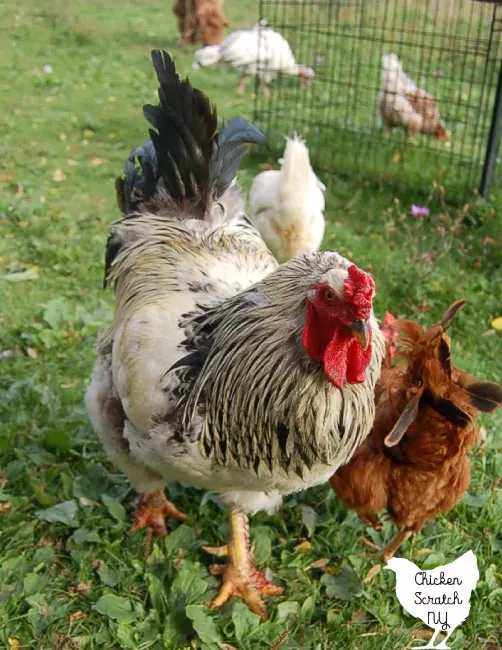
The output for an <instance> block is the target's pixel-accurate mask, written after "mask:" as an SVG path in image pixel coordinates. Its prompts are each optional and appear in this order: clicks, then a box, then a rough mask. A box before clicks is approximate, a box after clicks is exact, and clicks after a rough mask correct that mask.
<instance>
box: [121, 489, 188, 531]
mask: <svg viewBox="0 0 502 650" xmlns="http://www.w3.org/2000/svg"><path fill="white" fill-rule="evenodd" d="M166 517H172V518H173V519H178V520H179V521H186V520H187V519H188V516H187V515H185V514H184V513H183V512H180V511H179V510H178V508H177V507H176V506H175V505H174V504H173V503H171V502H170V501H168V500H167V499H166V497H165V494H164V491H163V490H157V491H156V492H152V493H151V494H143V495H141V498H140V501H139V503H138V507H137V509H136V516H135V518H134V526H133V531H138V530H142V529H143V528H151V529H152V531H153V532H154V533H155V534H156V535H158V536H159V537H165V536H166V535H167V528H166Z"/></svg>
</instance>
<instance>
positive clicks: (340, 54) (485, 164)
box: [254, 0, 502, 200]
mask: <svg viewBox="0 0 502 650" xmlns="http://www.w3.org/2000/svg"><path fill="white" fill-rule="evenodd" d="M260 17H261V19H265V20H266V21H267V23H268V25H267V28H271V29H274V30H276V31H278V32H280V33H281V34H282V35H283V36H284V37H285V38H286V39H287V40H288V42H289V43H290V45H291V49H292V51H293V53H294V55H295V58H296V61H297V62H298V63H303V64H306V65H309V66H311V67H312V68H314V70H315V72H316V78H315V80H314V82H313V83H311V84H310V85H309V86H307V87H305V86H304V85H303V84H301V83H299V80H298V79H294V78H291V77H290V76H286V75H281V74H279V75H278V78H277V79H276V80H275V81H273V82H272V84H271V93H270V96H269V97H266V96H265V95H264V94H263V93H261V92H260V90H259V88H258V85H257V87H256V103H255V114H254V119H255V122H256V123H257V124H258V125H259V126H260V127H261V128H263V129H264V130H265V132H266V133H267V135H268V136H269V139H270V141H271V144H272V146H273V147H274V148H277V149H278V150H280V149H282V148H283V146H284V134H285V133H291V132H293V131H296V132H297V133H299V134H301V135H303V136H304V137H305V138H306V140H307V144H308V146H309V149H310V152H311V158H312V160H313V162H314V164H315V165H316V166H317V167H318V168H321V169H323V168H324V169H325V170H326V171H328V172H334V173H336V174H341V175H344V174H350V175H354V174H358V175H361V176H364V177H367V178H380V179H384V180H386V181H387V182H389V183H396V184H401V185H402V184H406V185H410V186H414V187H415V188H416V189H417V190H418V191H420V190H422V191H425V192H427V191H428V190H429V189H430V187H431V183H432V182H433V181H437V182H439V183H441V184H442V185H444V186H445V187H446V188H447V192H448V196H449V197H450V198H452V199H457V200H462V199H464V198H466V197H467V196H468V195H470V194H471V193H472V190H473V189H474V188H480V189H481V192H482V193H483V194H484V195H485V196H487V195H488V190H489V187H490V183H491V181H492V178H493V175H494V170H495V167H496V160H497V152H498V141H499V139H500V125H501V118H502V81H501V79H502V75H501V72H502V67H501V62H502V1H501V0H497V1H496V2H488V1H479V0H420V1H417V0H260ZM262 22H263V20H262ZM385 54H387V55H392V54H393V55H395V57H393V60H394V65H395V61H396V60H398V61H400V62H401V65H402V69H403V70H404V72H405V73H406V75H408V76H409V78H410V79H411V80H412V82H410V86H409V88H408V90H410V89H411V91H412V95H413V82H414V84H416V86H415V97H414V99H413V97H412V98H411V103H412V104H414V106H415V108H417V109H418V113H420V109H421V110H422V114H424V113H427V111H428V115H429V117H428V118H426V120H425V121H424V122H423V123H422V130H427V128H429V131H432V132H431V133H430V134H429V135H424V134H423V133H421V132H420V129H418V131H417V132H412V133H409V132H408V134H407V133H406V132H405V130H404V129H403V128H393V129H392V130H391V132H390V135H389V136H388V137H386V136H387V133H386V131H387V129H385V128H384V126H385V125H384V122H383V119H384V118H383V116H382V110H381V109H380V107H379V102H380V101H381V97H382V95H381V93H382V88H383V85H382V83H383V82H382V70H383V67H382V56H383V55H385ZM258 67H259V69H263V64H261V63H260V62H259V64H258ZM387 79H389V77H388V78H387ZM394 81H395V79H394ZM401 85H402V84H401ZM390 86H392V78H391V82H390V85H389V81H387V86H386V87H387V88H389V87H390ZM417 87H418V89H425V90H426V91H427V93H429V94H430V95H432V96H433V97H434V98H435V99H436V105H437V107H438V109H439V111H440V116H441V122H442V124H443V126H444V131H446V133H444V132H442V131H441V129H439V130H436V131H437V132H436V133H434V129H433V128H431V127H430V124H429V126H428V127H427V126H424V125H425V123H426V121H427V119H429V121H430V120H431V117H430V116H431V115H432V113H433V103H432V104H431V102H430V100H427V99H426V96H425V95H424V94H423V92H422V91H421V90H419V91H416V88H417ZM402 91H403V89H402V88H399V89H398V90H397V91H396V90H395V89H394V93H395V97H396V110H397V112H398V113H399V111H400V110H401V109H402V104H403V100H402V98H401V97H400V96H399V95H400V94H401V93H402ZM417 92H418V97H417ZM387 99H388V96H387ZM408 99H410V97H409V96H408ZM387 104H388V102H387ZM400 107H401V108H400ZM431 107H432V108H431ZM396 119H397V122H399V120H400V119H402V118H400V117H399V116H398V118H394V121H396ZM433 119H434V117H433V118H432V120H433ZM388 120H389V118H387V121H388ZM391 122H392V119H391ZM412 131H413V130H412ZM445 135H446V138H447V139H445ZM408 136H410V138H409V137H408ZM413 140H414V141H413Z"/></svg>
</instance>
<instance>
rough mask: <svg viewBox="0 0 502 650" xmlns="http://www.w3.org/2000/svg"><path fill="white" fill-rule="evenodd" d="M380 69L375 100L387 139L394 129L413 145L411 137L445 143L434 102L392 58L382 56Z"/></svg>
mask: <svg viewBox="0 0 502 650" xmlns="http://www.w3.org/2000/svg"><path fill="white" fill-rule="evenodd" d="M382 65H383V71H382V90H381V91H380V94H379V96H378V108H379V110H380V114H381V116H382V120H383V123H384V129H385V134H386V135H387V136H388V135H389V134H390V131H391V130H392V129H393V128H394V127H396V126H397V127H401V128H402V129H404V131H405V133H406V135H407V136H408V139H409V140H410V141H412V142H414V143H415V142H416V141H415V139H414V137H413V135H414V134H415V133H423V134H425V135H433V136H435V137H436V138H437V139H438V140H446V139H448V134H447V132H446V129H445V125H444V123H443V121H442V120H441V116H440V114H439V108H438V105H437V101H436V98H435V97H434V96H433V95H431V94H430V93H428V92H427V91H426V90H424V89H423V88H418V87H417V86H416V84H415V82H414V81H413V80H412V79H410V77H409V76H408V75H407V74H406V72H405V71H404V70H403V64H402V63H401V61H400V60H399V58H398V57H397V56H396V55H395V54H384V55H383V56H382Z"/></svg>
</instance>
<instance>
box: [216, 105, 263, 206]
mask: <svg viewBox="0 0 502 650" xmlns="http://www.w3.org/2000/svg"><path fill="white" fill-rule="evenodd" d="M245 144H258V145H261V146H263V147H267V148H268V142H267V138H266V137H265V135H264V134H263V133H262V132H261V131H260V129H258V128H257V127H256V126H254V125H253V124H249V122H246V120H245V119H244V118H243V117H236V118H235V119H233V120H230V122H229V123H228V124H226V125H225V126H224V127H223V128H222V129H221V131H220V133H219V136H218V148H217V150H216V151H215V153H214V155H213V160H212V165H211V178H210V185H211V187H212V189H213V192H214V195H215V196H221V195H222V194H223V192H224V191H225V190H226V189H227V188H228V187H229V185H230V184H231V183H232V181H233V180H234V178H235V176H236V175H237V170H238V169H239V164H240V162H241V160H242V158H243V156H244V154H245V153H246V147H245Z"/></svg>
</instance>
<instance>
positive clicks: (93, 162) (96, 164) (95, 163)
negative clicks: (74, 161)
mask: <svg viewBox="0 0 502 650" xmlns="http://www.w3.org/2000/svg"><path fill="white" fill-rule="evenodd" d="M105 163H106V160H103V158H93V159H92V160H91V165H92V166H93V167H99V166H100V165H104V164H105Z"/></svg>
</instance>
